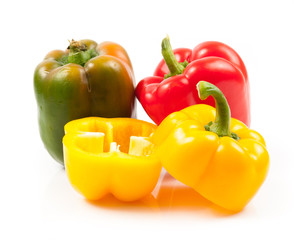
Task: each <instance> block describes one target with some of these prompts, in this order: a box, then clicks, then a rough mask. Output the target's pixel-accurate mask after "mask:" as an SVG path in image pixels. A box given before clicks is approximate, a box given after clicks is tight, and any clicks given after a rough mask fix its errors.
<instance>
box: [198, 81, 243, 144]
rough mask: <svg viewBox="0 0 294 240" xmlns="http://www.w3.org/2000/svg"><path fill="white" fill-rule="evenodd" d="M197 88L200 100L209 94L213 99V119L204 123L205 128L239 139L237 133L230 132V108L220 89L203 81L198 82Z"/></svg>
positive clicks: (219, 134)
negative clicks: (214, 111) (214, 110)
mask: <svg viewBox="0 0 294 240" xmlns="http://www.w3.org/2000/svg"><path fill="white" fill-rule="evenodd" d="M197 90H198V95H199V98H200V99H201V100H205V99H206V98H208V97H209V96H212V97H213V98H214V100H215V109H216V116H215V121H214V122H210V123H208V124H207V125H205V130H206V131H210V132H214V133H216V134H217V135H218V136H219V137H224V136H228V137H231V138H233V139H235V140H239V139H240V138H239V137H238V135H237V134H236V133H233V132H231V110H230V107H229V104H228V101H227V99H226V97H225V96H224V94H223V93H222V91H221V90H220V89H219V88H218V87H216V86H215V85H213V84H211V83H209V82H205V81H200V82H198V84H197Z"/></svg>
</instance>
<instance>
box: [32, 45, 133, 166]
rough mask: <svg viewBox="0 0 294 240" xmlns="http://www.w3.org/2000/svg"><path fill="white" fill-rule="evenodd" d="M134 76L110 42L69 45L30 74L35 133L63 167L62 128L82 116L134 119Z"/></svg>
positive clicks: (124, 57)
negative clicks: (32, 82) (36, 112)
mask: <svg viewBox="0 0 294 240" xmlns="http://www.w3.org/2000/svg"><path fill="white" fill-rule="evenodd" d="M134 84H135V80H134V75H133V71H132V65H131V62H130V59H129V57H128V55H127V53H126V51H125V50H124V49H123V47H121V46H120V45H118V44H116V43H113V42H103V43H101V44H97V43H96V42H94V41H92V40H81V41H72V42H71V43H70V46H69V49H67V50H66V51H61V50H54V51H51V52H49V53H48V54H47V55H46V57H45V59H44V61H43V62H41V63H40V64H39V65H38V66H37V67H36V70H35V74H34V90H35V96H36V100H37V105H38V119H39V130H40V135H41V138H42V140H43V143H44V145H45V147H46V149H47V150H48V152H49V153H50V155H51V156H52V157H53V158H54V159H55V160H57V161H58V162H60V163H62V164H63V151H62V137H63V136H64V130H63V129H64V125H65V124H66V123H67V122H69V121H71V120H73V119H78V118H82V117H88V116H101V117H134V116H135V103H134V98H135V94H134Z"/></svg>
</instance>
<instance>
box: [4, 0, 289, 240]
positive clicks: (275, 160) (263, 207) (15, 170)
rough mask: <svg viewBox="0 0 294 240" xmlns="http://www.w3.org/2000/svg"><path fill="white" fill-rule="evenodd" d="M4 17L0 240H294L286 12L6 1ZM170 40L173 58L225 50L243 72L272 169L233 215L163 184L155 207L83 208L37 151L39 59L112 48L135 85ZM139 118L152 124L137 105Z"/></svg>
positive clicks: (277, 4)
mask: <svg viewBox="0 0 294 240" xmlns="http://www.w3.org/2000/svg"><path fill="white" fill-rule="evenodd" d="M0 11H1V14H0V26H1V36H2V37H1V40H0V41H1V44H0V49H1V50H0V53H1V55H0V69H1V75H0V76H1V77H0V78H1V79H0V82H1V85H0V86H1V88H0V89H1V94H0V100H1V101H0V104H1V108H0V109H1V118H0V121H1V157H0V158H1V165H0V194H1V198H0V219H1V230H0V238H1V239H26V238H28V239H118V238H119V239H152V238H153V239H162V238H164V239H216V238H217V239H266V238H267V237H273V238H274V239H294V230H293V227H294V220H293V216H294V207H293V203H294V157H293V156H294V151H293V149H294V141H293V135H294V131H293V128H294V126H293V82H294V76H293V69H294V58H293V56H294V37H293V29H294V28H293V25H294V14H293V12H294V2H293V1H291V0H290V1H282V0H280V1H243V2H241V1H203V0H202V1H196V0H194V1H172V0H170V1H159V0H157V1H151V0H149V1H127V0H124V1H111V0H109V1H92V2H91V1H86V0H84V1H74V0H72V1H5V3H1V8H0ZM166 34H169V36H170V39H171V43H172V46H173V48H178V47H189V48H193V47H194V46H196V45H197V44H198V43H201V42H203V41H207V40H217V41H222V42H224V43H226V44H228V45H230V46H231V47H233V48H234V49H235V50H236V51H237V52H238V53H239V54H240V56H241V57H242V58H243V60H244V62H245V64H246V66H247V70H248V73H249V78H250V84H251V96H252V98H251V104H252V125H251V127H252V128H253V129H255V130H257V131H259V132H260V133H261V134H262V135H263V136H264V138H265V140H266V143H267V147H268V151H269V153H270V160H271V165H270V170H269V174H268V177H267V179H266V181H265V183H264V184H263V186H262V187H261V189H260V191H259V192H258V194H257V195H256V196H255V197H254V198H253V200H252V201H251V202H250V203H249V205H248V206H247V207H246V208H245V209H244V211H242V212H240V213H238V214H235V215H230V214H228V213H226V212H223V211H221V210H220V209H218V208H216V207H214V206H212V205H211V204H210V203H209V202H207V201H206V200H205V199H203V198H201V197H200V196H199V195H197V193H195V192H193V191H191V189H188V188H183V186H181V185H180V184H179V183H177V182H175V181H172V180H171V179H170V180H171V184H170V185H169V186H163V185H161V184H160V183H162V181H160V182H159V184H158V185H157V187H156V189H155V191H154V192H153V194H154V196H155V198H156V194H157V193H158V192H159V191H161V190H162V191H164V192H165V197H164V198H162V199H157V200H154V199H145V200H142V201H139V202H137V203H135V204H123V203H119V202H118V201H116V200H115V199H106V200H105V201H101V202H100V203H98V204H93V203H90V202H87V201H85V200H84V199H83V198H82V197H81V196H80V195H79V194H77V193H76V192H75V191H74V190H73V189H72V187H71V186H70V184H69V182H68V180H67V178H66V175H65V173H64V170H63V169H62V167H61V166H60V165H59V164H58V163H56V162H55V161H54V160H53V159H51V158H50V156H49V155H48V154H47V152H46V150H45V149H44V147H43V144H42V142H41V140H40V137H39V133H38V126H37V107H36V102H35V98H34V92H33V72H34V69H35V67H36V65H37V64H38V63H39V62H41V61H42V59H43V57H44V56H45V54H46V53H47V52H49V51H50V50H53V49H64V48H66V47H67V44H68V40H69V39H72V38H74V39H77V40H78V39H83V38H89V39H93V40H95V41H97V42H102V41H106V40H110V41H114V42H118V43H120V44H121V45H122V46H124V47H125V48H126V50H127V51H128V53H129V56H130V58H131V60H132V63H133V67H134V71H135V76H136V80H137V82H138V81H139V80H140V79H142V78H144V77H146V76H150V75H152V73H153V71H154V69H155V67H156V65H157V63H158V62H159V60H160V59H161V53H160V43H161V40H162V38H163V37H165V36H166ZM138 118H140V119H144V120H146V121H150V119H149V118H148V117H147V115H146V114H145V113H144V112H143V110H142V108H141V106H140V104H138ZM162 177H164V176H162ZM161 180H162V178H161ZM165 182H166V181H165ZM180 187H181V188H180Z"/></svg>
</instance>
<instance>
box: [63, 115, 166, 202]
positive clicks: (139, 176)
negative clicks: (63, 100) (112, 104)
mask: <svg viewBox="0 0 294 240" xmlns="http://www.w3.org/2000/svg"><path fill="white" fill-rule="evenodd" d="M155 129H156V126H155V125H154V124H151V123H147V122H144V121H140V120H136V119H131V118H112V119H110V118H99V117H89V118H83V119H78V120H74V121H71V122H69V123H67V124H66V125H65V133H66V135H65V136H64V138H63V146H64V161H65V169H66V173H67V176H68V178H69V181H70V183H71V185H72V186H73V187H74V188H75V189H76V190H77V191H78V192H80V193H81V194H82V195H84V196H85V198H87V199H89V200H98V199H100V198H102V197H104V196H105V195H107V194H113V195H114V196H115V197H116V198H118V199H119V200H122V201H134V200H137V199H139V198H142V197H144V196H146V195H148V194H149V193H150V192H152V190H153V188H154V187H155V185H156V183H157V181H158V178H159V175H160V172H161V163H160V162H159V160H157V159H156V158H154V157H152V152H153V144H152V143H151V142H150V141H148V139H149V137H150V135H151V134H152V133H153V132H154V131H155Z"/></svg>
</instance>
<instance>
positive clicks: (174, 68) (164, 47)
mask: <svg viewBox="0 0 294 240" xmlns="http://www.w3.org/2000/svg"><path fill="white" fill-rule="evenodd" d="M161 53H162V56H163V58H164V61H165V63H166V65H167V67H168V69H169V73H168V74H166V75H165V76H164V78H168V77H171V76H175V75H179V74H182V73H183V71H184V69H185V67H186V66H187V65H188V62H187V61H185V62H183V63H179V62H178V61H177V59H176V57H175V55H174V52H173V50H172V47H171V44H170V40H169V36H166V37H165V38H164V39H163V40H162V42H161Z"/></svg>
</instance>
